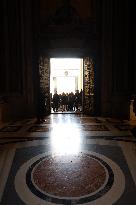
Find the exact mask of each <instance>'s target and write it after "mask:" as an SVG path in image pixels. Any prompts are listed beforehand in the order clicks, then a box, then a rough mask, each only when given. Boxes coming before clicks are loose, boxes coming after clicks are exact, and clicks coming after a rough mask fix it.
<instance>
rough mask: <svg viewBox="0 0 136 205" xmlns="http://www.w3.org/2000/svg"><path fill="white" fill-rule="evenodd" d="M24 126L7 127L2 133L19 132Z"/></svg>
mask: <svg viewBox="0 0 136 205" xmlns="http://www.w3.org/2000/svg"><path fill="white" fill-rule="evenodd" d="M21 128H22V126H14V125H13V126H5V127H2V128H1V129H0V132H18V131H19V130H20V129H21Z"/></svg>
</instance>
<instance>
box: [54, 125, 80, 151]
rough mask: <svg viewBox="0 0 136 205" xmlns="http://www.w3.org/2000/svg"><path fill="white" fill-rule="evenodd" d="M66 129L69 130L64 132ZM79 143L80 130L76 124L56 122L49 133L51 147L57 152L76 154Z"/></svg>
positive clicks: (78, 149)
mask: <svg viewBox="0 0 136 205" xmlns="http://www.w3.org/2000/svg"><path fill="white" fill-rule="evenodd" d="M66 130H69V131H68V132H66ZM80 145H81V136H80V131H79V129H78V128H77V127H76V125H71V124H67V125H66V124H65V125H62V124H60V125H59V124H57V125H56V126H54V127H53V131H52V133H51V147H52V150H53V151H54V152H55V153H57V154H61V155H62V154H78V153H79V151H80V150H81V149H80Z"/></svg>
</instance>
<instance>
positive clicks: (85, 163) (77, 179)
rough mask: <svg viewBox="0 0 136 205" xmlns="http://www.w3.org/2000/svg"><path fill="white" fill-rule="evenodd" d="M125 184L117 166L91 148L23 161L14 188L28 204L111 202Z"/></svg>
mask: <svg viewBox="0 0 136 205" xmlns="http://www.w3.org/2000/svg"><path fill="white" fill-rule="evenodd" d="M20 184H21V186H20ZM124 188H125V177H124V174H123V172H122V170H121V169H120V167H119V166H118V165H117V164H116V163H115V162H114V161H112V160H111V159H109V158H107V157H106V156H104V155H102V154H99V153H95V152H92V151H82V152H80V153H79V154H78V155H58V154H55V153H52V152H45V153H43V154H39V155H37V156H35V157H33V158H31V159H30V160H28V161H27V162H25V163H24V164H23V165H22V166H21V167H20V168H19V170H18V172H17V174H16V177H15V190H16V192H17V193H18V195H19V197H20V198H21V199H22V201H24V203H25V204H28V205H31V204H33V205H37V204H40V203H42V204H43V205H46V204H52V205H53V204H86V203H89V204H90V205H93V204H94V203H95V204H97V205H101V204H104V205H112V204H114V203H115V202H116V201H117V200H118V199H119V198H120V197H121V195H122V193H123V192H124Z"/></svg>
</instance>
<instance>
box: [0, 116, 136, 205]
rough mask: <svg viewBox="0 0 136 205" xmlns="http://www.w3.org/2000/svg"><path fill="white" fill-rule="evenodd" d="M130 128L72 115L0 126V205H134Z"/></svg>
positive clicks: (134, 148)
mask: <svg viewBox="0 0 136 205" xmlns="http://www.w3.org/2000/svg"><path fill="white" fill-rule="evenodd" d="M134 126H136V121H127V120H119V119H113V118H101V117H88V116H84V115H76V114H51V115H50V116H48V117H46V118H45V122H43V123H41V124H37V123H36V119H24V120H20V121H13V122H9V123H4V124H0V204H1V205H10V204H11V205H12V204H13V205H23V204H28V205H46V204H47V205H53V204H66V205H67V204H71V205H72V204H88V205H112V204H116V205H128V204H130V205H136V139H135V137H134V136H133V135H132V133H131V131H130V130H131V128H133V127H134Z"/></svg>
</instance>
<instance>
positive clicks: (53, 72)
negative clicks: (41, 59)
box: [50, 58, 82, 94]
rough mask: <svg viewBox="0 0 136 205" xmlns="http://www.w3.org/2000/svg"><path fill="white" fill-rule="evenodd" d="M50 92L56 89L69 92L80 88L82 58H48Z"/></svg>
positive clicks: (59, 92)
mask: <svg viewBox="0 0 136 205" xmlns="http://www.w3.org/2000/svg"><path fill="white" fill-rule="evenodd" d="M50 67H51V69H50V92H51V93H54V91H55V90H57V92H58V94H61V93H62V92H65V93H69V92H73V93H74V92H75V90H77V89H79V90H81V89H82V59H80V58H51V59H50Z"/></svg>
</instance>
